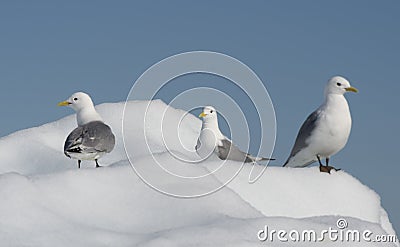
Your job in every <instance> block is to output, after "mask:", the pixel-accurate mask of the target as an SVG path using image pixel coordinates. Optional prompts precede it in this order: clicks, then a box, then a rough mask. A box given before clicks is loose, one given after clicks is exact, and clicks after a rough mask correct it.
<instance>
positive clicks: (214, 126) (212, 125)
mask: <svg viewBox="0 0 400 247" xmlns="http://www.w3.org/2000/svg"><path fill="white" fill-rule="evenodd" d="M202 129H210V130H212V131H213V132H214V134H215V135H216V136H217V137H218V138H220V137H223V134H222V133H221V131H220V130H219V126H218V120H217V119H216V118H215V119H214V118H211V119H204V121H203V124H202Z"/></svg>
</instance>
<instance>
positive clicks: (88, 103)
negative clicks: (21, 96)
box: [58, 92, 115, 168]
mask: <svg viewBox="0 0 400 247" xmlns="http://www.w3.org/2000/svg"><path fill="white" fill-rule="evenodd" d="M58 106H69V107H71V108H72V109H74V110H75V111H76V120H77V122H78V127H77V128H76V129H74V130H73V131H72V132H71V133H70V134H69V135H68V137H67V139H66V140H65V144H64V154H65V155H66V156H67V157H69V158H74V159H77V160H78V168H80V167H81V160H94V161H95V162H96V167H100V166H99V164H98V162H97V160H98V159H99V158H100V157H102V156H103V155H104V154H105V153H109V152H111V151H112V150H113V148H114V145H115V137H114V134H113V133H112V131H111V128H110V127H109V126H108V125H106V124H105V123H104V122H103V119H102V118H101V117H100V115H99V114H98V113H97V111H96V109H95V108H94V105H93V102H92V99H91V98H90V96H89V95H87V94H86V93H82V92H77V93H74V94H73V95H72V96H71V97H70V98H69V99H67V100H65V101H62V102H60V103H58Z"/></svg>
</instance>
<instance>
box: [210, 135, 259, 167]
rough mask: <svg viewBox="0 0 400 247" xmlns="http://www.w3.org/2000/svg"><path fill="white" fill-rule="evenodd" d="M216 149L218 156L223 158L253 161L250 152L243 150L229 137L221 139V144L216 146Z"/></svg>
mask: <svg viewBox="0 0 400 247" xmlns="http://www.w3.org/2000/svg"><path fill="white" fill-rule="evenodd" d="M216 151H217V155H218V157H219V158H220V159H222V160H234V161H240V162H252V159H251V158H250V155H249V154H247V153H245V152H242V151H241V150H240V149H239V148H238V147H236V146H235V144H233V143H232V142H231V141H229V140H227V139H223V140H221V145H218V146H217V147H216Z"/></svg>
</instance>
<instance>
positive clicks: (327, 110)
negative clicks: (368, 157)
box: [309, 97, 351, 157]
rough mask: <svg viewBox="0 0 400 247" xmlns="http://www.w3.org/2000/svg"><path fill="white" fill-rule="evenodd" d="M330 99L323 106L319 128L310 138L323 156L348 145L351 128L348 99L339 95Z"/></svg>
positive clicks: (311, 142) (310, 141) (318, 123)
mask: <svg viewBox="0 0 400 247" xmlns="http://www.w3.org/2000/svg"><path fill="white" fill-rule="evenodd" d="M330 100H331V101H329V102H327V104H326V105H325V106H323V107H322V108H321V113H320V114H321V115H320V118H319V120H318V122H317V128H316V129H315V133H313V135H312V136H311V137H310V140H309V143H310V144H311V145H313V146H314V147H313V148H315V149H316V150H318V151H317V153H318V154H319V155H321V156H323V157H326V156H331V155H333V154H335V153H337V152H338V151H339V150H341V149H342V148H343V147H344V146H345V145H346V143H347V140H348V138H349V135H350V130H351V115H350V110H349V107H348V104H347V101H346V99H345V98H344V97H338V98H334V99H330Z"/></svg>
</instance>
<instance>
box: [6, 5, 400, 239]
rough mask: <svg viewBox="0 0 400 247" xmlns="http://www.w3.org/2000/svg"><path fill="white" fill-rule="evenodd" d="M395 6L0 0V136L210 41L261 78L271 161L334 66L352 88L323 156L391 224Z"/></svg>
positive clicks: (397, 122)
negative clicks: (270, 125) (348, 120)
mask: <svg viewBox="0 0 400 247" xmlns="http://www.w3.org/2000/svg"><path fill="white" fill-rule="evenodd" d="M399 13H400V2H399V1H395V0H393V1H389V0H388V1H364V0H362V1H361V0H359V1H345V0H338V1H306V0H303V1H241V2H238V1H197V2H194V1H142V3H135V1H25V2H24V1H1V2H0V30H1V32H0V84H1V90H0V102H1V104H0V114H1V116H2V118H1V125H0V136H5V135H8V134H10V133H12V132H15V131H17V130H21V129H25V128H29V127H34V126H38V125H41V124H44V123H47V122H50V121H54V120H57V119H59V118H61V117H63V116H66V115H69V114H72V111H66V110H65V109H60V108H57V107H56V103H57V102H58V101H60V100H64V99H65V98H67V97H68V96H69V95H70V94H71V93H73V92H75V91H86V92H88V93H90V94H91V95H92V97H93V100H94V102H95V103H96V104H99V103H103V102H120V101H123V100H125V99H126V97H127V94H128V92H129V90H130V88H131V86H132V85H133V83H134V81H135V80H136V79H137V78H138V77H139V76H140V75H141V74H142V73H143V72H144V71H145V70H146V69H147V68H148V67H149V66H151V65H152V64H154V63H156V62H158V61H160V60H161V59H163V58H166V57H168V56H171V55H174V54H177V53H181V52H186V51H193V50H211V51H217V52H221V53H225V54H228V55H230V56H233V57H235V58H237V59H239V60H241V61H242V62H244V63H245V64H247V65H248V66H249V67H250V68H251V69H253V70H254V71H255V72H256V73H257V74H258V76H259V77H260V78H261V79H262V80H263V82H264V83H265V85H266V87H267V88H268V91H269V93H270V95H271V98H272V100H273V102H274V106H275V110H276V114H277V126H278V133H277V143H276V148H275V152H274V157H275V158H277V159H278V160H279V161H280V162H277V163H283V162H284V161H285V160H286V158H287V155H288V153H289V152H290V149H291V147H292V145H293V142H294V139H295V136H296V134H297V131H298V129H299V127H300V125H301V124H302V122H303V121H304V120H305V118H306V116H307V115H308V114H309V113H311V112H312V111H313V110H314V109H315V108H316V107H318V106H319V104H321V102H322V100H323V88H324V86H325V83H326V81H327V80H328V79H329V78H330V77H331V76H333V75H338V74H339V75H343V76H345V77H347V78H348V79H349V80H350V82H351V83H352V85H353V86H355V87H357V88H358V89H359V90H360V92H359V93H358V94H348V95H347V99H348V101H349V104H350V108H351V111H352V116H353V129H352V133H351V136H350V139H349V142H348V144H347V146H346V148H345V149H344V150H342V151H341V152H340V153H339V154H337V155H336V156H334V157H333V159H332V164H333V165H336V166H338V167H341V168H343V169H344V170H346V171H347V172H349V173H350V174H352V175H353V176H355V177H357V178H359V179H360V180H361V181H362V182H363V183H365V184H366V185H368V186H370V187H371V188H372V189H374V190H375V191H377V192H378V193H379V194H380V195H381V197H382V203H383V206H384V207H385V209H387V211H388V213H389V217H390V219H391V221H392V223H393V224H394V227H395V228H396V230H397V232H399V231H400V211H399V209H400V199H399V198H400V197H399V192H398V190H399V185H400V182H399V178H398V176H399V174H400V166H399V159H398V157H397V154H398V153H397V152H399V144H398V139H399V137H400V135H399V134H400V133H399V126H400V114H399V96H398V93H399V91H400V84H399V81H398V74H399V69H400V59H399V58H400V48H399V45H400V15H399ZM188 83H190V82H188ZM172 88H173V87H172ZM171 93H174V92H172V91H171ZM160 96H162V95H160ZM277 188H278V187H277ZM260 193H262V191H260ZM294 206H295V205H294ZM360 210H362V208H360Z"/></svg>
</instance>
